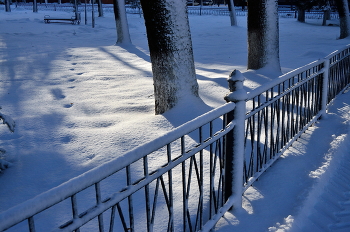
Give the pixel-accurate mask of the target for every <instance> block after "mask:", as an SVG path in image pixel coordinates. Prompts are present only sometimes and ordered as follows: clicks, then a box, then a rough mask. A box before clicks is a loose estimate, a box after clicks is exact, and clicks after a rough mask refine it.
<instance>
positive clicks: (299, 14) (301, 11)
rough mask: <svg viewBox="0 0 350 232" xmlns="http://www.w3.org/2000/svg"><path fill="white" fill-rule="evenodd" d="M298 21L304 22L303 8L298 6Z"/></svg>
mask: <svg viewBox="0 0 350 232" xmlns="http://www.w3.org/2000/svg"><path fill="white" fill-rule="evenodd" d="M298 21H299V22H302V23H305V9H302V8H298Z"/></svg>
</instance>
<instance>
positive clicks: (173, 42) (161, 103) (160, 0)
mask: <svg viewBox="0 0 350 232" xmlns="http://www.w3.org/2000/svg"><path fill="white" fill-rule="evenodd" d="M141 6H142V10H143V13H144V18H145V25H146V31H147V37H148V45H149V50H150V56H151V62H152V71H153V84H154V97H155V113H156V114H162V113H164V112H165V111H167V110H169V109H171V108H172V107H174V106H175V105H176V104H177V103H178V102H179V101H180V100H185V99H186V98H187V97H190V96H197V97H198V84H197V79H196V73H195V68H194V59H193V50H192V41H191V34H190V28H189V22H188V16H187V8H186V1H185V0H153V1H149V0H141Z"/></svg>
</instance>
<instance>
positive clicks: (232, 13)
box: [228, 0, 237, 26]
mask: <svg viewBox="0 0 350 232" xmlns="http://www.w3.org/2000/svg"><path fill="white" fill-rule="evenodd" d="M228 10H229V11H230V19H231V26H237V17H236V9H235V4H234V2H233V0H229V1H228Z"/></svg>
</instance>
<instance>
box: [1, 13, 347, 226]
mask: <svg viewBox="0 0 350 232" xmlns="http://www.w3.org/2000/svg"><path fill="white" fill-rule="evenodd" d="M1 7H2V8H1V9H2V13H1V14H0V31H1V34H0V49H1V53H0V73H1V74H2V75H1V80H0V96H1V106H2V110H1V113H4V114H5V115H8V116H10V117H11V118H12V119H13V120H14V121H15V122H16V128H15V132H14V133H11V132H9V130H8V128H7V127H6V126H4V125H3V126H1V127H0V141H1V145H0V147H1V148H3V149H5V150H6V151H7V152H6V153H4V154H1V157H0V158H1V159H2V160H6V161H7V162H10V163H11V164H12V165H11V166H10V167H9V168H8V169H6V170H4V171H3V172H2V173H1V174H0V186H1V189H0V211H4V210H7V209H9V208H11V207H13V206H15V205H17V204H19V203H22V202H24V201H26V200H28V199H31V198H33V197H35V196H37V195H38V194H40V193H42V192H45V191H47V190H49V189H51V188H54V187H56V186H58V185H60V184H62V183H63V182H65V181H68V180H70V179H72V178H74V177H76V176H77V175H80V174H82V173H84V172H86V171H88V170H91V169H93V168H95V167H97V166H99V165H103V164H106V163H107V162H108V161H111V160H114V159H116V158H118V159H119V158H120V159H125V158H126V157H124V156H123V154H125V153H126V152H127V151H129V150H131V149H134V148H135V147H137V146H138V145H140V144H144V143H146V142H149V141H152V140H154V139H156V138H158V137H160V136H162V135H164V134H166V133H168V132H169V131H170V130H171V129H174V128H175V127H178V126H180V125H181V124H183V123H186V122H187V121H190V120H191V119H193V118H195V117H197V116H199V115H201V114H204V113H206V112H208V111H209V110H212V109H213V108H216V107H219V106H222V105H223V104H225V100H224V96H225V95H226V94H227V93H229V90H228V84H227V78H228V77H229V75H230V73H231V72H232V71H233V70H235V69H237V70H240V71H241V72H242V74H243V76H244V77H245V89H246V90H247V91H248V92H252V91H253V90H254V89H255V88H257V87H259V86H261V85H264V84H266V85H268V84H267V83H268V82H269V81H271V80H273V79H276V77H277V76H278V72H275V71H274V70H270V69H264V70H260V71H259V72H257V71H253V70H248V71H247V70H245V69H246V63H247V60H246V59H247V42H246V41H247V33H246V17H243V16H238V17H237V22H238V26H235V27H231V26H230V19H229V17H228V16H194V15H190V16H189V22H190V27H191V35H192V42H193V50H194V60H195V66H196V74H197V79H198V83H199V95H200V97H201V99H197V98H194V97H188V98H186V100H184V101H182V102H180V105H178V106H176V107H175V108H174V109H172V110H170V111H168V112H166V113H165V114H163V115H154V98H153V80H152V71H151V63H150V58H149V51H148V45H147V39H146V32H145V27H144V21H143V19H142V18H141V17H140V15H136V14H135V15H131V14H129V15H127V17H128V24H129V27H130V37H131V41H132V45H126V44H122V45H115V44H116V40H117V35H116V28H115V21H114V15H113V14H112V13H110V12H104V16H103V17H96V18H95V20H96V22H95V23H96V25H95V27H94V28H92V26H91V18H88V24H87V25H85V24H84V20H82V23H81V24H80V25H71V24H61V23H52V24H44V22H43V18H44V15H50V16H52V17H53V16H55V17H56V16H60V17H70V16H72V14H73V13H69V12H60V11H55V12H54V11H46V12H45V11H42V10H40V8H39V12H38V13H33V12H31V11H30V10H20V9H16V8H12V12H4V10H3V6H1ZM82 17H84V16H83V15H82ZM329 23H332V24H334V25H336V24H339V22H337V21H332V22H330V21H329ZM321 25H322V19H314V20H310V19H307V20H306V23H299V22H297V21H296V19H294V18H280V21H279V29H280V63H281V69H282V72H283V73H287V72H289V71H291V70H293V69H296V68H299V67H302V66H304V65H306V64H309V63H311V62H313V61H315V60H318V59H320V58H323V57H325V56H327V55H328V54H330V53H331V52H333V51H335V50H338V49H341V48H343V47H344V46H345V45H347V44H348V43H349V39H344V40H337V39H336V38H337V37H338V36H339V27H337V26H321ZM349 112H350V98H349V93H345V94H341V95H340V96H339V97H338V98H337V99H336V100H335V101H334V102H333V103H332V104H331V105H330V107H329V111H328V117H327V118H323V119H322V120H320V121H318V122H317V123H315V125H314V126H313V127H311V128H310V130H308V131H307V132H306V133H304V134H303V136H302V137H301V138H300V139H299V140H298V141H296V142H295V143H294V144H293V146H292V147H291V148H290V149H288V150H287V151H286V152H285V154H284V155H283V156H282V157H281V158H280V159H279V160H278V161H277V162H276V163H275V164H274V165H273V166H272V167H271V168H270V169H268V171H267V172H266V173H264V175H263V176H261V177H260V179H259V181H258V182H256V183H255V184H254V186H253V187H251V188H249V189H248V190H247V191H246V193H245V195H244V197H243V209H242V210H236V211H235V210H233V211H230V212H227V213H226V214H225V216H224V218H222V219H221V220H220V221H219V222H218V224H217V226H216V228H215V231H220V232H221V231H233V230H234V231H268V230H270V231H288V230H293V229H294V231H298V228H304V227H305V228H306V227H307V226H308V225H309V224H310V223H309V221H307V220H306V219H305V217H307V216H309V215H311V214H313V213H314V212H313V211H312V209H313V208H312V207H313V206H314V205H315V204H318V202H319V201H318V198H317V197H316V196H322V191H323V189H324V187H323V186H322V185H326V184H327V183H328V180H329V179H331V178H332V176H333V175H334V171H335V170H337V165H339V163H341V161H342V159H343V158H344V157H346V156H348V155H349V147H348V144H349V137H348V133H349V128H350V125H349V122H350V114H349ZM349 191H350V190H349ZM313 196H315V197H313ZM314 231H317V230H314Z"/></svg>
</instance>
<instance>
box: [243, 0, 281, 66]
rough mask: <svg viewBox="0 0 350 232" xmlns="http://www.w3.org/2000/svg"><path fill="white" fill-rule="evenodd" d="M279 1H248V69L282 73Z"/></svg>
mask: <svg viewBox="0 0 350 232" xmlns="http://www.w3.org/2000/svg"><path fill="white" fill-rule="evenodd" d="M277 7H278V5H277V0H248V69H261V68H264V67H266V66H269V67H270V68H271V69H273V70H274V71H278V72H280V71H281V67H280V61H279V32H278V12H277Z"/></svg>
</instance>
